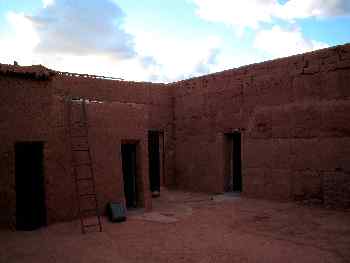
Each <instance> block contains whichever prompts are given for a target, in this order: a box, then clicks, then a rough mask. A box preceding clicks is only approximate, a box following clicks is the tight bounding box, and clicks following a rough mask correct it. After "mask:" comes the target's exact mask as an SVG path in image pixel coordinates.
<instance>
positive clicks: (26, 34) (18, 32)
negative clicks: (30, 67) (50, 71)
mask: <svg viewBox="0 0 350 263" xmlns="http://www.w3.org/2000/svg"><path fill="white" fill-rule="evenodd" d="M6 21H7V23H8V25H9V26H10V28H11V29H12V30H11V32H10V33H9V34H8V35H5V34H4V33H3V34H2V35H0V39H1V41H0V61H1V62H2V63H11V64H12V63H13V61H14V60H16V61H21V62H22V63H24V64H32V63H33V62H34V59H33V56H32V51H33V49H34V48H35V47H36V46H37V45H38V43H39V41H40V39H39V36H38V34H37V32H36V30H35V28H34V26H33V24H32V23H31V21H30V19H29V18H28V17H26V16H25V15H24V14H22V13H14V12H8V13H7V14H6Z"/></svg>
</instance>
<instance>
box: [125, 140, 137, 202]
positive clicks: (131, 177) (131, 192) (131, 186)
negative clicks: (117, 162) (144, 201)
mask: <svg viewBox="0 0 350 263" xmlns="http://www.w3.org/2000/svg"><path fill="white" fill-rule="evenodd" d="M136 147H137V146H136V144H135V143H124V144H122V146H121V151H122V169H123V180H124V195H125V202H126V207H127V208H136V207H137V199H138V196H137V181H136V180H137V160H136V158H137V156H136Z"/></svg>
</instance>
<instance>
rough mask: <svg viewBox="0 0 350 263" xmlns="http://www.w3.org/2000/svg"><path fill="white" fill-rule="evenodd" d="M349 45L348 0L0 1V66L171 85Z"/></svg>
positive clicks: (349, 9)
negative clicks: (33, 66) (40, 67)
mask: <svg viewBox="0 0 350 263" xmlns="http://www.w3.org/2000/svg"><path fill="white" fill-rule="evenodd" d="M348 42H350V1H349V0H235V1H233V0H172V1H164V0H147V1H146V0H145V1H140V0H139V1H132V0H26V1H23V0H0V63H9V64H10V63H11V64H12V63H13V61H14V60H16V61H18V62H19V64H20V65H31V64H43V65H45V66H47V67H49V68H52V69H56V70H61V71H70V72H78V73H90V74H99V75H108V76H115V77H122V78H124V79H129V80H139V81H155V82H170V81H175V80H179V79H184V78H188V77H192V76H198V75H203V74H207V73H212V72H217V71H221V70H224V69H229V68H234V67H238V66H242V65H246V64H250V63H255V62H260V61H264V60H269V59H274V58H278V57H284V56H289V55H293V54H298V53H303V52H306V51H311V50H316V49H319V48H325V47H329V46H334V45H338V44H344V43H348Z"/></svg>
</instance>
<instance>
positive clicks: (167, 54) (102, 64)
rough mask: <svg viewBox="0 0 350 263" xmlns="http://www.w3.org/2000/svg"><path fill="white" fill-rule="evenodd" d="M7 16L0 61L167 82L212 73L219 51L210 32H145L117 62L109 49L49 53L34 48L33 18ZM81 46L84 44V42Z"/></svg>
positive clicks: (36, 41) (38, 41)
mask: <svg viewBox="0 0 350 263" xmlns="http://www.w3.org/2000/svg"><path fill="white" fill-rule="evenodd" d="M48 8H50V7H48ZM6 20H7V26H6V27H7V29H8V32H10V33H7V34H3V35H0V39H1V41H0V63H8V64H12V63H13V61H14V60H16V61H18V62H19V64H20V65H32V64H43V65H45V66H47V67H49V68H52V69H55V70H60V71H70V72H75V73H87V74H96V75H105V76H114V77H122V78H124V79H127V80H139V81H158V82H168V81H174V80H179V79H182V78H185V77H189V76H193V75H199V74H205V73H209V72H212V68H213V67H215V65H216V57H217V56H218V55H219V54H220V52H219V47H220V44H221V40H220V39H219V38H217V37H214V36H212V37H208V38H206V39H198V40H189V39H178V38H175V37H172V36H171V35H170V36H164V35H161V34H158V33H152V32H144V31H140V32H135V34H136V35H135V36H134V41H135V49H134V53H135V56H133V57H130V58H127V59H122V60H120V59H118V58H117V57H116V56H111V55H110V52H86V53H84V54H81V52H74V51H75V49H73V50H72V52H65V50H64V51H61V50H60V49H58V50H56V49H53V50H51V51H50V52H48V51H47V50H43V49H40V48H38V47H40V45H43V44H44V43H43V41H45V38H44V39H43V38H42V37H43V35H42V34H41V33H40V31H38V28H37V25H36V24H35V23H36V21H33V19H31V18H30V17H28V16H26V15H24V14H20V13H14V12H9V13H8V15H7V16H6ZM101 41H102V40H101ZM81 45H82V48H83V46H84V43H81Z"/></svg>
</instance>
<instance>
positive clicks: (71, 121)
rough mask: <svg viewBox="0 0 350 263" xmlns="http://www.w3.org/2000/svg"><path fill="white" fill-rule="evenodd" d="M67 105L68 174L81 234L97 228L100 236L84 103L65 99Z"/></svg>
mask: <svg viewBox="0 0 350 263" xmlns="http://www.w3.org/2000/svg"><path fill="white" fill-rule="evenodd" d="M66 103H67V131H68V137H69V141H70V148H71V171H72V174H73V177H74V181H75V189H76V196H77V199H78V200H77V203H78V213H79V218H80V223H81V231H82V233H83V234H85V233H86V230H87V229H88V228H89V229H90V228H96V229H97V227H98V229H99V231H100V232H102V223H101V216H100V214H99V209H98V199H97V194H96V183H95V175H94V169H93V163H92V157H91V151H90V146H89V129H88V123H87V113H86V100H85V99H81V98H78V99H76V98H72V97H67V98H66ZM73 107H75V108H74V109H75V110H76V111H75V112H73ZM73 113H75V114H73ZM91 221H93V222H91Z"/></svg>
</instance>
